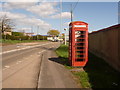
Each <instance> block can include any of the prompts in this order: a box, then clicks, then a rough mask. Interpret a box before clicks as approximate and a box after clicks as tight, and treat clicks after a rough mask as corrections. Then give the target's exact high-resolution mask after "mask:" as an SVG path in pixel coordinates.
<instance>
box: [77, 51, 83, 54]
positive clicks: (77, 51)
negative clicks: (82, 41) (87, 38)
mask: <svg viewBox="0 0 120 90" xmlns="http://www.w3.org/2000/svg"><path fill="white" fill-rule="evenodd" d="M76 53H78V54H79V53H85V51H76Z"/></svg>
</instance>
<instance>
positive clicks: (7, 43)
mask: <svg viewBox="0 0 120 90" xmlns="http://www.w3.org/2000/svg"><path fill="white" fill-rule="evenodd" d="M41 41H47V40H22V41H20V40H3V39H1V40H0V43H2V45H10V44H17V43H29V42H41Z"/></svg>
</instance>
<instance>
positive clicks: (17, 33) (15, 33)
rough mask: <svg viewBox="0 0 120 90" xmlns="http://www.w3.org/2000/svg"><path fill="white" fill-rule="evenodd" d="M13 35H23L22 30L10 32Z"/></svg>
mask: <svg viewBox="0 0 120 90" xmlns="http://www.w3.org/2000/svg"><path fill="white" fill-rule="evenodd" d="M12 35H13V36H24V33H22V32H12Z"/></svg>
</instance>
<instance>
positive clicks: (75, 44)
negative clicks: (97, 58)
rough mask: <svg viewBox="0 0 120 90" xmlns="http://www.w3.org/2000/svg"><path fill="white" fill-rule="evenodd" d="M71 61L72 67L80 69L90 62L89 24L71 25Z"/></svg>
mask: <svg viewBox="0 0 120 90" xmlns="http://www.w3.org/2000/svg"><path fill="white" fill-rule="evenodd" d="M69 61H70V64H71V66H80V67H83V66H85V65H86V63H87V61H88V24H87V23H85V22H82V21H75V22H71V23H70V24H69Z"/></svg>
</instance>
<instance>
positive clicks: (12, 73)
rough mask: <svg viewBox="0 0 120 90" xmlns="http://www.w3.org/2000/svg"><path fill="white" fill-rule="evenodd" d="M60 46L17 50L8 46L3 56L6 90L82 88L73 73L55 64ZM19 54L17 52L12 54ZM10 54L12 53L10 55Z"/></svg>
mask: <svg viewBox="0 0 120 90" xmlns="http://www.w3.org/2000/svg"><path fill="white" fill-rule="evenodd" d="M59 45H60V44H59V43H58V42H44V43H39V44H36V45H32V47H29V46H31V45H28V47H29V48H27V46H26V47H25V49H22V48H20V49H21V50H20V49H18V50H16V49H15V48H13V46H10V47H9V46H7V47H4V48H7V49H6V50H5V51H4V52H7V53H3V54H1V55H2V87H3V88H78V86H77V83H76V82H75V81H74V79H73V76H72V74H71V72H70V71H68V70H67V69H66V68H65V67H64V66H63V65H61V64H60V63H57V62H55V60H57V56H56V54H55V52H54V50H55V49H56V48H58V47H59ZM12 50H16V51H12ZM9 51H10V52H9Z"/></svg>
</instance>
